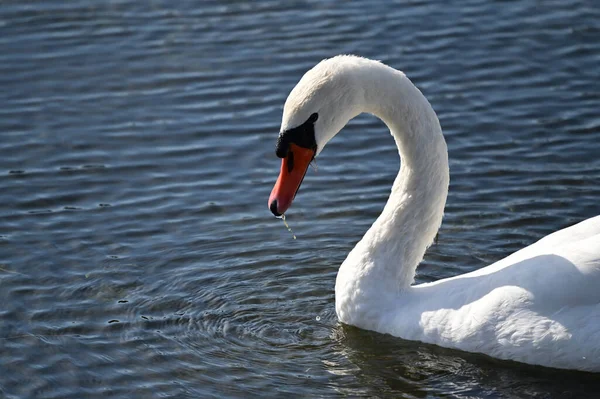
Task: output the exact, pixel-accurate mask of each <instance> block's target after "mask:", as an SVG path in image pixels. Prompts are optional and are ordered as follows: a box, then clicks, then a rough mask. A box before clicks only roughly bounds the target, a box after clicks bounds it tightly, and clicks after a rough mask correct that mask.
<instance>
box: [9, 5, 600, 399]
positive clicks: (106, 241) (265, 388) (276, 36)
mask: <svg viewBox="0 0 600 399" xmlns="http://www.w3.org/2000/svg"><path fill="white" fill-rule="evenodd" d="M598 21H600V6H599V5H598V3H597V2H595V1H592V0H589V1H584V0H581V1H572V2H565V1H562V0H560V1H558V0H556V1H544V2H536V1H510V2H509V1H507V2H501V1H486V0H471V1H448V2H437V3H429V2H425V1H411V2H400V1H399V2H390V1H384V0H381V1H368V2H367V1H362V2H359V1H357V2H332V1H290V2H275V1H266V0H260V1H252V2H245V1H231V2H217V1H197V2H191V1H181V2H167V1H138V2H136V1H133V0H115V1H104V2H92V1H83V0H79V1H77V0H74V1H68V2H66V1H57V0H51V1H26V2H17V1H12V2H10V1H9V2H4V3H2V5H0V84H1V87H2V90H0V105H1V106H0V137H1V140H0V300H1V302H2V306H0V353H1V354H2V358H1V359H2V361H1V362H0V397H2V396H3V397H7V398H82V397H85V398H95V397H119V398H134V397H135V398H148V397H169V396H172V397H189V398H197V397H215V398H221V397H252V396H258V395H262V396H265V395H266V396H284V395H287V394H289V395H292V397H297V396H304V397H334V396H345V395H346V396H352V397H355V396H369V397H417V398H421V397H448V396H452V397H467V396H468V397H477V396H491V397H515V396H525V397H530V396H534V397H542V398H543V397H553V398H554V397H574V398H582V397H586V396H590V395H593V394H594V393H597V392H599V390H600V378H598V376H596V375H593V374H585V373H578V372H567V371H559V370H551V369H544V368H539V367H530V366H524V365H519V364H516V363H512V362H503V361H496V360H493V359H490V358H487V357H485V356H480V355H473V354H467V353H462V352H458V351H453V350H446V349H441V348H438V347H433V346H429V345H424V344H420V343H415V342H408V341H403V340H400V339H397V338H392V337H389V336H384V335H379V334H375V333H371V332H366V331H361V330H358V329H355V328H351V327H347V326H342V325H340V324H339V323H338V322H337V319H336V316H335V312H334V294H333V286H334V281H335V275H336V272H337V268H338V266H339V264H340V263H341V262H342V261H343V259H344V258H345V255H346V253H347V252H348V251H349V250H350V249H351V248H352V246H353V245H354V243H356V242H357V241H358V240H359V239H360V237H361V236H362V234H363V232H364V231H365V230H366V228H367V227H368V226H369V225H370V223H372V221H373V220H374V219H375V217H376V216H377V215H378V213H379V212H380V211H381V209H382V208H383V205H384V202H385V199H386V198H387V195H388V192H389V188H390V186H391V183H392V181H393V179H394V177H395V174H396V171H397V168H398V166H399V160H398V157H397V153H396V150H395V148H394V146H393V141H392V139H391V138H390V136H389V134H388V133H387V132H386V129H385V126H384V125H383V124H382V123H381V122H379V121H378V120H376V119H375V118H373V117H367V116H361V117H359V118H357V119H356V120H354V121H353V122H351V123H350V125H349V126H348V127H347V128H346V129H345V132H343V134H341V135H340V136H338V137H337V138H336V139H335V140H334V141H333V142H332V143H331V144H330V145H329V146H328V148H327V149H326V151H325V152H324V153H323V154H322V155H321V156H320V157H319V162H318V163H319V170H318V172H317V173H315V172H314V171H309V173H308V175H307V178H306V179H305V182H304V185H303V187H302V190H301V192H300V194H299V196H298V198H297V200H296V202H295V204H294V207H293V208H292V210H291V211H290V212H289V215H288V222H289V223H290V225H291V227H292V228H293V230H294V232H295V234H296V235H297V236H298V239H297V240H293V238H292V236H291V234H290V233H289V232H288V231H287V230H286V229H285V227H284V226H283V224H282V223H281V221H280V220H276V219H274V218H273V217H272V216H270V212H269V211H268V209H267V207H266V201H267V198H268V194H269V192H270V190H271V187H272V184H273V182H274V180H275V178H276V175H277V173H278V168H279V162H280V161H279V159H277V158H276V157H275V155H274V146H275V139H276V135H277V132H278V129H279V123H280V120H281V109H282V105H283V102H284V100H285V98H286V96H287V94H288V92H289V91H290V90H291V88H292V87H293V86H294V84H295V82H296V81H297V80H298V79H299V77H300V76H301V75H302V73H303V72H304V71H305V70H307V69H308V68H310V67H311V66H312V65H314V64H315V63H317V62H318V61H319V60H321V59H322V58H324V57H328V56H332V55H335V54H338V53H356V54H360V55H363V56H367V57H370V58H376V59H381V60H383V61H385V62H386V63H388V64H390V65H392V66H394V67H396V68H399V69H402V70H404V71H405V72H406V73H407V74H408V76H409V77H411V79H413V81H414V82H415V83H416V84H417V85H418V86H419V87H420V88H421V89H422V91H423V92H424V93H425V95H426V96H427V97H428V98H429V99H430V101H431V103H432V105H433V106H434V108H435V109H436V111H437V112H438V114H439V117H440V121H441V123H442V127H443V129H444V132H445V134H446V137H447V141H448V146H449V153H450V159H451V181H452V182H451V187H450V195H449V198H448V205H447V207H446V215H445V219H444V222H443V225H442V228H441V231H440V236H439V242H438V244H437V245H435V246H434V247H432V248H431V249H430V250H429V251H428V253H427V255H426V258H425V261H424V262H423V264H422V265H421V266H420V268H419V270H418V274H417V280H418V281H419V282H424V281H433V280H436V279H439V278H442V277H448V276H453V275H456V274H460V273H464V272H467V271H471V270H475V269H477V268H479V267H482V266H485V265H487V264H489V263H491V262H493V261H495V260H497V259H499V258H502V257H504V256H506V255H508V254H510V253H511V252H512V251H514V250H516V249H519V248H520V247H522V246H524V245H527V244H530V243H532V242H533V241H535V240H536V239H538V238H540V237H542V236H543V235H545V234H548V233H550V232H552V231H554V230H556V229H559V228H561V227H565V226H567V225H570V224H573V223H575V222H577V221H579V220H582V219H585V218H588V217H591V216H594V215H596V214H600V202H599V201H598V198H600V157H599V154H600V117H599V112H598V110H599V108H600V94H599V93H600V83H599V82H600V23H599V22H598Z"/></svg>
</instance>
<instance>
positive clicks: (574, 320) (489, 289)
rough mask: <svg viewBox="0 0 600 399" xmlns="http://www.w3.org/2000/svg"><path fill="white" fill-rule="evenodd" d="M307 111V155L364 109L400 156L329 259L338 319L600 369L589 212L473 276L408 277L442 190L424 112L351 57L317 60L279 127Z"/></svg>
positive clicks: (438, 158) (429, 237) (500, 354)
mask: <svg viewBox="0 0 600 399" xmlns="http://www.w3.org/2000/svg"><path fill="white" fill-rule="evenodd" d="M314 112H318V113H319V119H318V121H317V122H316V124H315V135H316V141H317V145H318V152H320V151H321V150H322V149H323V148H324V147H325V145H326V144H327V142H328V141H329V140H330V139H331V138H332V137H333V136H335V135H336V134H337V133H338V132H339V131H340V130H341V129H342V128H343V126H344V125H346V123H347V122H348V121H349V120H350V119H352V118H353V117H355V116H356V115H358V114H360V113H361V112H368V113H372V114H374V115H376V116H378V117H379V118H380V119H382V120H383V121H384V122H385V123H386V125H387V126H388V127H389V128H390V131H391V133H392V136H393V137H394V139H395V141H396V144H397V146H398V150H399V153H400V157H401V159H402V166H401V168H400V171H399V173H398V177H397V178H396V180H395V182H394V185H393V187H392V190H391V194H390V197H389V200H388V202H387V204H386V206H385V208H384V210H383V211H382V213H381V215H380V216H379V218H378V219H377V220H376V221H375V222H374V223H373V225H372V226H371V228H370V229H369V230H368V231H367V233H366V234H365V236H364V237H363V239H362V240H361V241H360V242H359V243H358V244H357V245H356V247H355V248H354V249H353V250H352V251H351V252H350V254H349V255H348V257H347V258H346V260H345V261H344V263H343V264H342V265H341V267H340V270H339V273H338V276H337V281H336V286H335V294H336V312H337V315H338V318H339V319H340V321H342V322H343V323H347V324H352V325H355V326H357V327H360V328H364V329H368V330H374V331H378V332H381V333H388V334H391V335H394V336H398V337H402V338H405V339H410V340H418V341H422V342H428V343H432V344H437V345H441V346H444V347H449V348H457V349H461V350H465V351H469V352H480V353H485V354H488V355H490V356H493V357H497V358H501V359H511V360H515V361H519V362H525V363H530V364H538V365H544V366H549V367H557V368H566V369H578V370H588V371H600V217H594V218H592V219H588V220H586V221H583V222H581V223H579V224H577V225H575V226H572V227H569V228H566V229H563V230H561V231H558V232H555V233H553V234H550V235H549V236H547V237H545V238H543V239H541V240H540V241H538V242H537V243H535V244H533V245H530V246H529V247H526V248H524V249H522V250H520V251H518V252H516V253H514V254H512V255H510V256H508V257H507V258H505V259H502V260H500V261H498V262H496V263H494V264H492V265H490V266H488V267H485V268H483V269H480V270H477V271H475V272H472V273H468V274H464V275H461V276H456V277H453V278H449V279H444V280H439V281H436V282H434V283H429V284H421V285H412V284H413V279H414V275H415V269H416V267H417V265H418V264H419V263H420V262H421V260H422V258H423V255H424V253H425V250H426V249H427V247H428V246H429V245H430V244H431V243H432V242H433V239H434V237H435V235H436V233H437V230H438V228H439V226H440V224H441V222H442V216H443V211H444V205H445V203H446V196H447V193H448V183H449V169H448V154H447V148H446V142H445V140H444V138H443V135H442V131H441V128H440V125H439V122H438V119H437V116H436V115H435V112H434V111H433V109H432V107H431V106H430V104H429V102H428V101H427V100H426V99H425V97H424V96H423V95H422V94H421V92H420V91H419V90H418V89H417V88H416V87H415V86H414V85H413V84H412V83H411V82H410V80H409V79H408V78H407V77H406V76H405V75H404V74H403V73H402V72H399V71H397V70H395V69H392V68H390V67H388V66H386V65H384V64H382V63H379V62H376V61H371V60H368V59H364V58H359V57H354V56H338V57H334V58H332V59H328V60H324V61H322V62H321V63H319V64H318V65H317V66H315V67H314V68H313V69H311V70H310V71H308V72H307V73H306V74H305V75H304V76H303V77H302V79H301V80H300V82H299V83H298V85H297V86H296V87H295V88H294V89H293V90H292V92H291V93H290V95H289V97H288V99H287V101H286V103H285V107H284V114H283V121H282V131H283V130H285V129H287V128H291V127H294V126H298V125H300V124H301V123H303V122H304V121H305V120H306V119H307V118H308V117H309V115H311V114H312V113H314Z"/></svg>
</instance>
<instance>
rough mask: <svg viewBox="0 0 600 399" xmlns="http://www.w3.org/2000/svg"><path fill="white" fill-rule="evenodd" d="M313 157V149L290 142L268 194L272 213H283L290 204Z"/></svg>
mask: <svg viewBox="0 0 600 399" xmlns="http://www.w3.org/2000/svg"><path fill="white" fill-rule="evenodd" d="M314 157H315V151H314V150H311V149H308V148H303V147H300V146H298V145H296V144H293V143H290V145H289V150H288V154H287V156H286V157H285V158H283V159H282V160H281V170H280V171H279V177H278V178H277V182H276V183H275V187H273V191H271V195H270V196H269V209H270V210H271V212H273V215H275V216H281V215H283V214H284V213H285V211H287V210H288V208H289V207H290V205H292V201H293V200H294V197H295V196H296V193H297V192H298V189H299V188H300V184H302V180H303V179H304V175H305V174H306V170H307V169H308V165H310V162H311V161H312V160H313V158H314Z"/></svg>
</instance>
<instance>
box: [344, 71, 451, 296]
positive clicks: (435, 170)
mask: <svg viewBox="0 0 600 399" xmlns="http://www.w3.org/2000/svg"><path fill="white" fill-rule="evenodd" d="M364 94H365V104H367V105H366V107H365V111H366V112H369V113H372V114H374V115H376V116H377V117H379V118H380V119H382V120H383V122H384V123H385V124H386V125H387V126H388V127H389V129H390V132H391V134H392V136H393V137H394V140H395V142H396V145H397V147H398V152H399V154H400V159H401V167H400V170H399V172H398V176H397V177H396V179H395V181H394V184H393V187H392V190H391V194H390V197H389V199H388V201H387V203H386V205H385V207H384V209H383V211H382V213H381V215H380V216H379V217H378V218H377V220H376V221H375V222H374V223H373V225H372V226H371V228H370V229H369V230H368V231H367V233H366V234H365V236H364V237H363V239H362V240H361V241H360V242H359V243H358V244H357V246H356V247H355V249H354V250H353V251H352V252H351V253H350V255H349V256H348V258H347V259H346V261H345V262H344V265H342V267H344V266H345V264H346V263H347V264H348V265H349V267H350V268H352V269H353V270H352V272H351V274H352V275H354V276H361V277H360V278H361V279H362V280H363V282H364V283H365V284H368V283H373V284H374V285H377V286H378V287H379V289H387V290H391V291H397V290H399V289H400V290H401V289H403V288H406V287H408V286H410V285H411V284H412V283H413V281H414V276H415V271H416V268H417V266H418V264H419V263H420V262H421V260H422V259H423V256H424V254H425V251H426V249H427V247H428V246H429V245H431V243H432V242H433V240H434V238H435V236H436V234H437V231H438V229H439V226H440V224H441V221H442V216H443V211H444V205H445V203H446V197H447V194H448V184H449V169H448V153H447V147H446V142H445V140H444V137H443V135H442V131H441V127H440V124H439V121H438V118H437V116H436V114H435V112H434V110H433V108H432V107H431V105H430V104H429V102H428V101H427V99H426V98H425V97H424V96H423V94H422V93H421V92H420V91H419V90H418V89H417V88H416V87H415V86H414V85H413V84H412V83H411V82H410V80H409V79H408V78H407V77H406V76H405V75H404V74H403V73H401V72H398V71H396V70H394V69H391V68H388V67H384V68H383V69H382V74H380V75H377V78H374V79H372V80H371V81H370V82H368V85H367V86H366V87H365V90H364ZM369 280H371V281H369Z"/></svg>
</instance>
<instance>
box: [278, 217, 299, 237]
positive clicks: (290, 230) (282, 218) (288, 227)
mask: <svg viewBox="0 0 600 399" xmlns="http://www.w3.org/2000/svg"><path fill="white" fill-rule="evenodd" d="M281 220H283V224H285V227H286V229H288V231H289V232H290V233H292V237H294V240H295V239H296V235H295V234H294V232H293V231H292V229H291V228H290V226H289V225H288V224H287V222H286V221H285V215H281Z"/></svg>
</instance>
